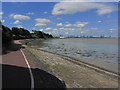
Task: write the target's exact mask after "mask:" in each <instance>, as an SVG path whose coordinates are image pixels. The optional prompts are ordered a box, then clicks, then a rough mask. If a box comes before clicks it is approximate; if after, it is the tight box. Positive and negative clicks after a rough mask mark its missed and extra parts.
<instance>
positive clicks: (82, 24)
mask: <svg viewBox="0 0 120 90" xmlns="http://www.w3.org/2000/svg"><path fill="white" fill-rule="evenodd" d="M87 24H88V22H76V24H74V26H76V27H85V26H86V25H87Z"/></svg>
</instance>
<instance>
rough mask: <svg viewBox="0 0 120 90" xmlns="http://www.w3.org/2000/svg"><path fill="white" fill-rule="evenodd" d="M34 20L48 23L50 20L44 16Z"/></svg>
mask: <svg viewBox="0 0 120 90" xmlns="http://www.w3.org/2000/svg"><path fill="white" fill-rule="evenodd" d="M35 21H36V22H37V23H50V22H51V21H50V20H49V19H45V18H37V19H35Z"/></svg>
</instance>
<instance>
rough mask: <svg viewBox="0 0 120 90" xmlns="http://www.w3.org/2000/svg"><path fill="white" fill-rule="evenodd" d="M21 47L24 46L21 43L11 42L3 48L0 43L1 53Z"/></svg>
mask: <svg viewBox="0 0 120 90" xmlns="http://www.w3.org/2000/svg"><path fill="white" fill-rule="evenodd" d="M21 48H24V47H23V46H22V45H21V44H16V43H12V44H11V45H10V46H9V47H7V48H5V47H4V46H3V45H2V54H7V53H9V52H11V51H12V52H13V51H17V50H20V49H21Z"/></svg>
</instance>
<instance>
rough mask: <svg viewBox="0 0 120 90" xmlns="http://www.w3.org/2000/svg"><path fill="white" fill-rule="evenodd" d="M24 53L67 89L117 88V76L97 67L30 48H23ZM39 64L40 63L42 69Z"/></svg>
mask: <svg viewBox="0 0 120 90" xmlns="http://www.w3.org/2000/svg"><path fill="white" fill-rule="evenodd" d="M24 52H25V55H26V56H27V57H28V58H31V61H30V62H32V63H34V64H35V65H36V66H37V67H39V68H40V69H42V70H45V71H47V72H49V73H51V74H53V75H55V76H56V77H58V78H59V79H60V80H61V81H63V82H65V84H66V87H67V88H117V87H118V75H117V74H115V73H112V72H109V71H106V70H101V69H98V68H97V67H95V68H96V69H95V68H90V66H89V65H88V66H87V65H84V63H79V64H78V63H77V62H76V63H75V62H74V60H73V59H72V58H69V57H66V56H63V55H58V54H54V53H50V52H46V51H43V50H39V49H34V48H31V47H27V48H25V50H24ZM33 58H34V59H35V60H34V59H33ZM39 63H42V64H43V65H44V67H43V65H41V64H40V65H39ZM36 66H35V67H36ZM93 67H94V66H93Z"/></svg>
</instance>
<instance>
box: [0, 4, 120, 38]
mask: <svg viewBox="0 0 120 90" xmlns="http://www.w3.org/2000/svg"><path fill="white" fill-rule="evenodd" d="M117 7H118V3H117V2H116V3H115V2H114V3H109V2H104V3H103V2H101V3H100V2H89V3H88V2H9V3H8V2H3V3H2V12H0V18H1V15H2V23H3V25H5V26H8V27H24V28H25V29H28V30H29V31H30V32H32V30H40V31H43V32H46V33H49V34H52V35H64V36H69V35H94V36H100V35H105V36H109V35H112V36H115V37H116V36H117V33H118V10H117V9H118V8H117Z"/></svg>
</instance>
